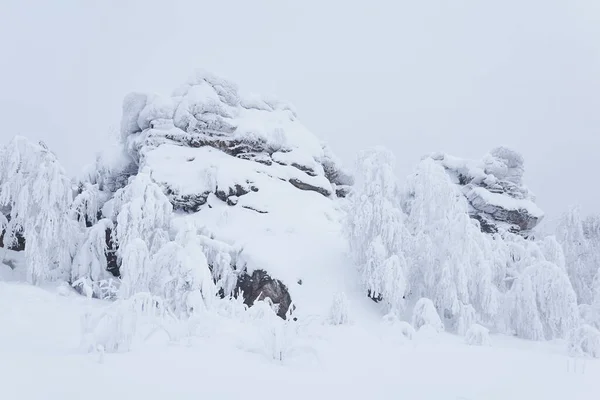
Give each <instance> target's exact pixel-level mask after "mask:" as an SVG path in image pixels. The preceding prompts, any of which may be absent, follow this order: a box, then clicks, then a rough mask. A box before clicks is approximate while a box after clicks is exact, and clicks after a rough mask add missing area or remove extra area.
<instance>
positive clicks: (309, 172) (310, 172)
mask: <svg viewBox="0 0 600 400" xmlns="http://www.w3.org/2000/svg"><path fill="white" fill-rule="evenodd" d="M291 165H292V167H294V168H297V169H299V170H300V171H302V172H304V173H306V175H308V176H317V173H316V172H315V171H314V170H313V169H312V168H309V167H307V166H305V165H300V164H298V163H292V164H291Z"/></svg>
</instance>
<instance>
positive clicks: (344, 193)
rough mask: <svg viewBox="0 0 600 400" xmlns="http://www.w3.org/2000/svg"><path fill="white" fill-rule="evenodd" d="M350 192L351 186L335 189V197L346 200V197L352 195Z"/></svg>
mask: <svg viewBox="0 0 600 400" xmlns="http://www.w3.org/2000/svg"><path fill="white" fill-rule="evenodd" d="M350 190H351V187H350V186H337V187H336V188H335V195H336V196H337V197H341V198H344V197H346V196H348V194H349V193H350Z"/></svg>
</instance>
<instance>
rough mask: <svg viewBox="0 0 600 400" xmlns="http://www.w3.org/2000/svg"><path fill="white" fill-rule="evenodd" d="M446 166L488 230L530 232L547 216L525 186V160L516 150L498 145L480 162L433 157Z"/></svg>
mask: <svg viewBox="0 0 600 400" xmlns="http://www.w3.org/2000/svg"><path fill="white" fill-rule="evenodd" d="M429 157H430V158H432V159H433V160H435V161H436V162H437V163H439V164H440V165H442V166H443V167H444V169H445V170H446V172H447V173H448V175H450V176H451V178H452V180H453V181H454V183H456V184H457V185H459V187H460V188H461V190H462V192H463V194H464V195H465V197H466V198H467V200H468V201H469V206H470V210H469V214H470V216H471V217H472V218H474V219H476V220H478V221H479V222H480V224H481V229H482V230H483V231H484V232H487V233H495V232H499V231H510V232H513V233H521V234H523V235H525V236H526V235H527V234H528V232H530V231H531V230H532V229H533V228H534V227H535V226H536V225H537V224H538V223H539V222H540V221H541V220H542V218H543V217H544V212H543V211H542V210H541V209H540V208H539V207H538V206H537V205H536V204H535V196H534V195H533V194H532V193H531V192H530V191H529V190H528V189H527V187H526V186H524V185H523V173H524V160H523V157H522V156H521V155H520V154H519V153H517V152H515V151H514V150H511V149H508V148H505V147H498V148H496V149H493V150H492V151H491V152H490V153H489V154H487V155H486V156H485V157H484V158H483V159H482V160H480V161H473V160H464V159H460V158H457V157H453V156H450V155H447V154H441V153H435V154H432V155H430V156H429Z"/></svg>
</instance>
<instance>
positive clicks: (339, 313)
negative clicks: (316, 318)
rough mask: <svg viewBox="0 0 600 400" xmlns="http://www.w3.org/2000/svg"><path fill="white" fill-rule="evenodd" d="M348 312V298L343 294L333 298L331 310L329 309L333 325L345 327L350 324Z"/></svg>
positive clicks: (330, 320)
mask: <svg viewBox="0 0 600 400" xmlns="http://www.w3.org/2000/svg"><path fill="white" fill-rule="evenodd" d="M348 314H349V312H348V298H347V297H346V294H345V293H343V292H341V293H337V294H336V295H335V296H334V297H333V302H332V304H331V308H330V309H329V322H330V323H331V324H332V325H345V324H347V323H349V322H350V318H349V315H348Z"/></svg>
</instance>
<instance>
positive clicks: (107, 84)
mask: <svg viewBox="0 0 600 400" xmlns="http://www.w3.org/2000/svg"><path fill="white" fill-rule="evenodd" d="M0 51H1V53H0V121H1V126H2V129H1V130H0V139H1V141H2V143H6V142H7V141H8V140H10V138H11V137H12V136H14V135H16V134H20V135H24V136H27V137H29V138H31V139H34V140H40V139H41V140H43V141H45V142H46V144H47V145H48V146H49V147H50V148H51V149H52V150H54V151H55V153H57V155H58V156H59V158H60V160H61V162H62V164H63V165H64V166H65V167H66V168H67V170H68V172H70V173H76V172H77V171H78V170H79V169H80V168H81V167H82V166H83V165H84V164H87V163H89V162H91V161H93V158H94V154H95V153H96V151H97V150H98V149H99V148H101V147H102V146H104V145H105V144H106V143H107V138H108V135H109V134H111V133H113V134H114V132H115V131H116V130H117V129H118V125H119V117H120V108H121V101H122V99H123V96H124V95H125V94H126V93H128V92H130V91H145V92H148V91H149V92H158V93H162V94H170V92H171V91H172V90H173V89H174V88H175V87H177V86H178V85H179V84H181V83H182V82H184V81H185V80H186V78H187V77H188V76H189V75H190V74H191V73H192V72H193V70H194V69H195V68H197V67H201V68H204V69H207V70H209V71H212V72H214V73H215V74H217V75H221V76H223V77H225V78H228V79H230V80H232V81H234V82H236V83H237V84H238V85H239V86H240V87H241V89H242V90H245V91H253V92H258V93H264V94H273V95H275V96H277V97H279V98H281V99H283V100H286V101H289V102H290V103H292V104H294V105H295V107H296V109H297V110H298V114H299V117H300V119H301V120H302V122H303V123H304V124H305V125H306V126H307V127H308V128H310V129H311V130H312V131H313V132H314V133H315V134H316V135H317V136H319V137H320V138H322V139H324V140H325V141H327V142H328V143H329V144H330V146H331V147H332V149H333V150H334V151H335V152H336V153H337V154H338V156H340V157H341V158H342V159H343V161H344V162H345V163H346V164H347V165H351V163H352V162H353V159H354V156H355V154H356V152H357V151H358V150H360V149H363V148H366V147H369V146H372V145H385V146H387V147H389V148H390V149H392V150H393V151H394V152H395V154H396V156H397V159H398V168H397V169H398V175H399V177H401V178H402V179H403V178H404V176H406V175H407V174H408V173H410V171H411V170H412V168H413V167H414V165H415V164H416V163H417V162H418V160H419V159H420V158H421V156H422V155H424V154H427V153H430V152H433V151H444V152H448V153H451V154H453V155H456V156H460V157H468V158H480V157H481V156H483V154H485V153H486V152H487V151H489V150H490V149H491V148H493V147H495V146H498V145H506V146H510V147H512V148H514V149H516V150H518V151H520V152H521V153H522V154H523V155H524V157H525V161H526V176H525V180H526V183H527V184H528V186H529V187H530V189H532V191H533V192H535V194H536V195H537V198H538V204H539V205H540V206H541V207H542V209H544V210H545V211H546V212H547V214H548V216H547V217H548V219H552V218H554V217H556V216H557V215H558V214H559V213H560V212H562V211H564V210H565V209H566V208H567V207H568V206H570V205H571V204H580V205H581V206H582V207H583V210H584V211H585V212H592V211H596V212H600V189H599V188H598V182H599V181H600V179H599V178H598V175H599V174H600V167H599V166H598V159H599V156H598V152H599V151H600V2H599V1H597V0H563V1H553V0H545V1H542V0H529V1H516V0H508V1H494V2H492V1H483V0H482V1H469V0H462V1H461V0H455V1H449V0H446V1H442V0H434V1H392V0H389V1H381V0H369V1H356V0H346V1H338V0H335V1H333V0H328V1H327V0H321V1H316V0H296V1H284V0H279V1H276V0H273V1H267V0H253V1H250V0H238V1H218V0H213V1H201V0H195V1H155V0H139V1H132V0H110V1H109V0H104V1H83V0H81V1H76V0H57V1H54V2H50V1H26V0H2V2H1V4H0Z"/></svg>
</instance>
